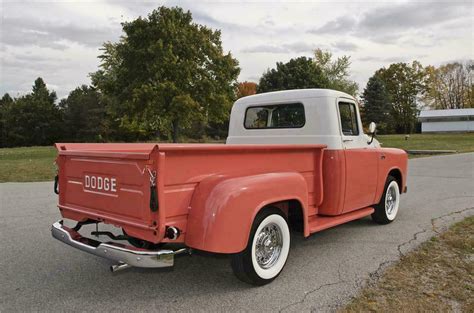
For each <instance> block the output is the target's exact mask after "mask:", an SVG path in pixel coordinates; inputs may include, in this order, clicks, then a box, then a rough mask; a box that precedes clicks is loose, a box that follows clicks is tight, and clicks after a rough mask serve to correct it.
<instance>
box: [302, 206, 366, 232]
mask: <svg viewBox="0 0 474 313" xmlns="http://www.w3.org/2000/svg"><path fill="white" fill-rule="evenodd" d="M374 211H375V210H374V208H372V207H367V208H363V209H360V210H356V211H352V212H349V213H345V214H341V215H337V216H323V215H314V216H311V217H310V218H309V221H308V226H309V232H310V233H311V234H312V233H315V232H318V231H321V230H324V229H328V228H331V227H334V226H337V225H341V224H344V223H347V222H350V221H353V220H357V219H359V218H362V217H366V216H368V215H370V214H372V213H374Z"/></svg>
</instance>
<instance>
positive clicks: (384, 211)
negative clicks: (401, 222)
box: [372, 176, 400, 224]
mask: <svg viewBox="0 0 474 313" xmlns="http://www.w3.org/2000/svg"><path fill="white" fill-rule="evenodd" d="M399 206H400V187H399V186H398V182H397V180H396V179H395V177H392V176H389V177H388V178H387V181H386V183H385V189H384V193H383V195H382V199H380V202H379V203H378V204H377V205H376V206H375V212H374V213H373V214H372V219H373V220H374V222H376V223H378V224H388V223H391V222H393V221H394V220H395V218H396V217H397V213H398V207H399Z"/></svg>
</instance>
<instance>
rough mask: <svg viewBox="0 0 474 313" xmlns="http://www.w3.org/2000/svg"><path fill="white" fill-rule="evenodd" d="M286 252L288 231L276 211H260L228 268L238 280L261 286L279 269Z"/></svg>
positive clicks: (278, 211)
mask: <svg viewBox="0 0 474 313" xmlns="http://www.w3.org/2000/svg"><path fill="white" fill-rule="evenodd" d="M289 251H290V230H289V227H288V223H287V221H286V219H285V217H284V215H283V214H282V212H281V211H280V210H278V209H277V208H269V209H266V210H264V211H263V212H260V213H259V214H258V215H257V217H256V218H255V221H254V223H253V225H252V230H251V232H250V236H249V241H248V244H247V247H246V249H245V250H244V251H242V252H241V253H238V254H235V255H233V256H232V269H233V270H234V273H235V275H236V276H237V277H238V278H239V279H240V280H242V281H244V282H247V283H250V284H254V285H265V284H268V283H269V282H271V281H272V280H274V279H275V278H276V277H277V276H278V275H279V274H280V273H281V271H282V270H283V267H284V266H285V264H286V261H287V259H288V254H289Z"/></svg>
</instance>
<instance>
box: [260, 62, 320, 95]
mask: <svg viewBox="0 0 474 313" xmlns="http://www.w3.org/2000/svg"><path fill="white" fill-rule="evenodd" d="M327 86H328V81H327V79H326V77H325V76H324V75H323V73H322V70H321V69H320V68H317V67H316V66H315V65H314V63H313V60H312V59H311V58H307V57H299V58H296V59H291V60H290V61H288V62H287V63H283V62H277V64H276V68H273V69H271V70H270V69H269V70H267V71H266V72H265V73H264V74H263V75H262V77H261V78H260V82H259V84H258V87H257V92H258V93H262V92H269V91H277V90H289V89H303V88H327Z"/></svg>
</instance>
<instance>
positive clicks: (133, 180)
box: [56, 144, 158, 237]
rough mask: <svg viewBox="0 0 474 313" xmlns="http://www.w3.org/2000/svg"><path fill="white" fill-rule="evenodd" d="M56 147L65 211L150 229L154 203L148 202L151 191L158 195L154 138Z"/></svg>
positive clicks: (130, 228) (154, 215)
mask: <svg viewBox="0 0 474 313" xmlns="http://www.w3.org/2000/svg"><path fill="white" fill-rule="evenodd" d="M56 148H57V149H58V152H59V153H58V158H57V161H56V162H57V164H58V171H59V205H58V206H59V208H60V209H61V212H62V214H63V216H64V217H66V218H71V219H74V220H85V219H88V218H90V219H94V220H100V221H105V222H108V223H111V224H115V225H117V226H119V227H123V228H125V229H126V230H127V232H131V233H135V234H136V233H137V232H138V231H139V230H149V231H153V226H156V225H157V219H158V214H157V209H158V205H156V207H155V208H152V205H151V203H150V200H151V197H155V199H156V198H157V197H156V195H157V190H156V189H157V188H156V184H153V182H152V181H151V180H150V178H152V176H155V177H156V172H157V159H158V158H157V157H156V154H157V145H156V144H57V145H56ZM153 188H155V192H156V193H155V195H152V193H153V192H154V191H153ZM156 204H158V203H157V202H156ZM146 237H148V236H146Z"/></svg>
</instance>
